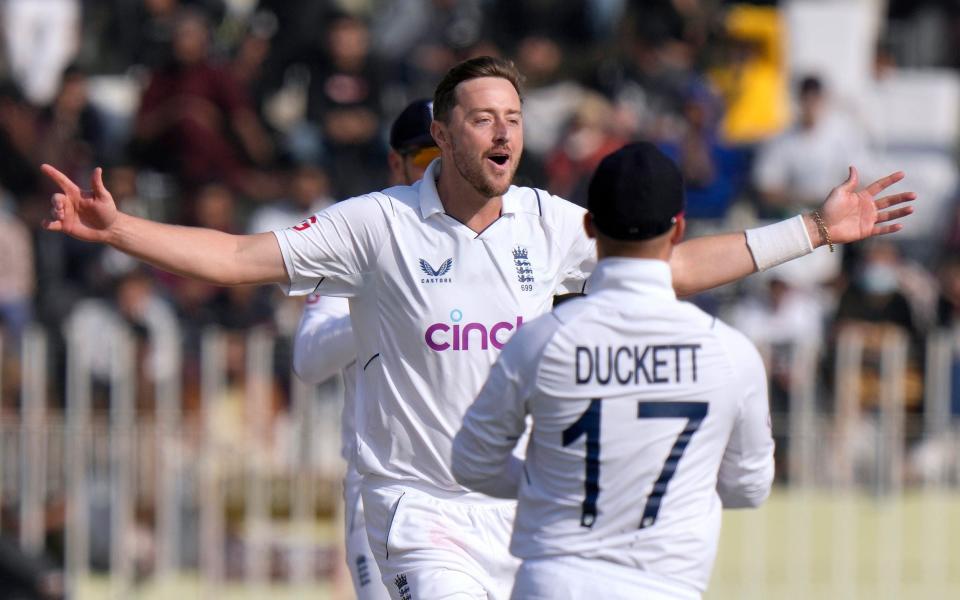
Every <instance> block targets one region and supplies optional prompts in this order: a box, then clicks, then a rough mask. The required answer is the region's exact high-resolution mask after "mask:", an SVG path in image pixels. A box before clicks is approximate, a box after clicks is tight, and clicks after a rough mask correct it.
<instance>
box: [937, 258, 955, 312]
mask: <svg viewBox="0 0 960 600" xmlns="http://www.w3.org/2000/svg"><path fill="white" fill-rule="evenodd" d="M937 327H941V328H948V329H957V328H960V256H957V255H952V256H949V257H947V259H946V260H945V261H944V263H943V266H941V267H940V297H939V299H938V300H937Z"/></svg>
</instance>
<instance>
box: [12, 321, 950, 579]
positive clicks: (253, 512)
mask: <svg viewBox="0 0 960 600" xmlns="http://www.w3.org/2000/svg"><path fill="white" fill-rule="evenodd" d="M105 336H106V332H105ZM864 339H865V338H864V333H863V332H862V331H859V330H856V329H849V330H845V331H844V332H842V333H841V335H840V337H839V340H838V343H837V346H836V354H835V364H834V366H835V369H834V371H835V381H834V383H833V385H832V386H831V389H830V390H827V389H826V387H827V386H826V385H825V383H824V382H823V381H822V378H821V376H820V370H819V368H818V365H819V364H820V363H821V356H820V352H821V351H822V349H820V348H815V347H802V348H795V349H794V351H793V352H792V358H791V361H792V367H791V370H792V372H793V376H792V378H791V383H790V386H789V390H788V406H789V412H788V413H787V415H786V421H785V424H784V425H783V426H782V428H783V431H782V433H783V434H784V436H785V437H786V439H787V446H786V448H783V450H784V451H786V452H787V453H788V461H789V462H788V464H789V467H788V470H789V481H788V483H787V490H788V492H789V493H788V494H787V496H786V504H785V507H784V510H785V511H786V513H785V514H786V515H787V518H786V519H785V524H784V527H785V529H784V531H786V535H787V537H788V538H789V540H790V542H789V544H790V553H791V559H790V561H789V566H788V567H787V569H786V572H785V573H784V577H785V579H786V581H787V582H788V583H789V584H790V586H792V587H791V588H790V589H792V590H794V591H798V590H799V591H800V592H809V593H810V594H812V595H813V596H814V597H816V593H817V588H815V587H812V586H813V583H811V582H812V581H813V580H812V576H811V573H813V572H814V571H815V564H816V563H817V561H818V560H819V558H818V556H817V553H818V552H819V550H818V546H817V544H816V540H815V539H814V538H815V536H816V535H817V534H816V532H815V530H814V529H813V528H812V527H811V525H810V524H811V522H812V520H814V519H815V518H818V517H816V516H815V515H814V511H815V508H813V507H814V503H812V502H811V501H810V499H811V498H812V497H813V495H814V494H820V493H823V492H824V491H826V492H828V493H832V494H834V495H835V496H834V498H835V502H834V504H833V510H832V512H831V513H830V516H829V517H828V518H829V519H830V520H831V521H830V524H829V530H830V535H831V548H832V551H833V552H835V557H836V558H835V560H833V561H831V563H830V569H829V573H828V575H829V577H830V578H831V581H832V584H831V585H832V586H833V587H831V588H830V589H831V590H833V592H834V593H837V594H841V595H837V596H831V597H845V598H854V597H857V594H858V591H859V590H858V583H857V579H856V578H855V577H851V576H850V574H851V573H852V572H854V571H856V570H857V569H858V568H861V567H858V565H861V564H862V559H863V556H861V554H862V553H863V552H864V549H863V544H862V543H861V542H860V541H859V540H861V539H862V538H863V537H864V536H865V535H867V534H868V533H869V535H871V536H875V549H874V550H872V551H873V552H875V553H876V557H875V558H876V561H877V564H882V565H884V568H883V569H880V570H878V572H877V576H878V577H879V578H880V579H879V580H880V582H881V583H882V585H883V586H885V589H889V590H894V591H895V590H898V589H900V586H901V583H900V582H901V579H902V577H903V576H904V573H903V572H902V571H901V570H902V568H903V567H902V565H903V564H904V560H905V557H904V555H903V553H904V552H905V550H904V544H905V536H906V535H907V533H910V534H911V535H912V532H913V531H920V532H921V535H922V536H923V539H924V544H925V545H927V546H928V548H927V551H928V552H931V553H933V554H934V555H936V554H939V555H941V556H945V557H949V556H950V555H951V553H956V552H957V547H956V544H955V543H954V542H953V541H952V539H951V536H952V535H954V534H955V533H956V532H957V526H958V525H960V524H957V523H954V524H953V525H952V527H953V529H952V530H951V525H950V523H951V521H950V517H949V515H946V514H945V513H944V514H941V513H938V512H937V511H938V510H941V509H942V508H943V506H945V505H944V504H942V503H941V504H936V503H934V504H932V505H931V507H930V510H924V511H923V512H922V520H921V522H919V523H911V524H909V525H907V527H909V529H910V530H911V531H910V532H905V530H904V527H905V524H904V523H903V520H902V519H894V520H893V521H890V522H886V523H885V524H884V526H883V527H881V528H880V529H878V530H877V531H876V532H865V531H864V530H863V526H862V525H858V524H857V523H858V521H857V518H858V516H859V515H858V511H859V508H858V506H859V505H858V504H856V503H855V501H854V500H853V499H852V498H853V497H854V494H853V493H851V492H852V491H853V490H859V492H860V493H865V494H867V495H868V496H869V497H872V498H875V499H876V500H877V502H883V501H884V499H892V501H894V502H898V501H899V500H898V499H899V498H901V497H903V496H904V493H905V489H906V488H907V487H909V488H910V489H913V488H917V487H921V488H924V489H927V490H934V491H943V490H945V489H947V488H950V489H953V490H955V489H956V488H957V485H958V482H960V458H958V457H960V442H958V435H957V425H956V423H957V421H956V416H952V415H951V409H950V405H949V402H950V399H949V393H950V390H951V386H952V385H955V383H954V382H951V380H950V378H951V368H952V367H951V364H952V361H954V360H956V358H955V357H957V356H960V332H938V333H937V334H935V335H932V336H930V337H929V339H928V340H927V342H926V354H927V359H926V370H925V372H924V374H923V378H924V390H925V398H924V404H923V406H924V408H923V412H922V413H920V414H919V415H914V416H908V414H907V413H906V412H905V408H904V407H905V396H904V389H905V385H904V380H905V373H906V365H907V340H906V339H905V338H904V337H903V335H902V334H900V333H897V332H890V333H887V334H885V335H884V336H883V338H882V346H881V347H882V350H881V352H880V356H881V358H880V361H879V377H880V381H881V385H880V387H879V389H880V390H881V391H882V392H881V394H880V398H878V399H877V400H878V401H877V403H876V408H875V409H874V410H871V411H866V410H864V409H863V408H862V407H861V389H860V381H861V377H860V371H861V369H862V366H863V357H864ZM0 343H2V341H0ZM277 343H278V342H277V340H276V339H274V338H273V337H272V335H271V334H270V333H269V332H268V331H266V330H262V329H255V330H252V331H250V332H248V333H246V334H245V339H244V342H243V345H244V347H245V362H244V363H243V365H242V367H243V368H242V370H243V372H244V378H245V381H244V384H243V386H242V388H241V396H242V398H241V399H240V400H238V401H236V402H235V403H236V404H238V405H239V406H240V407H241V412H242V414H243V425H242V427H243V433H242V435H243V436H244V442H248V443H249V444H250V446H251V447H252V448H260V449H263V448H269V449H270V450H269V452H266V451H265V452H258V451H249V452H248V451H243V452H238V451H237V449H236V448H234V447H228V446H224V445H223V443H222V441H221V440H220V437H219V436H218V433H217V431H218V430H219V429H220V428H222V423H220V422H219V419H221V418H222V415H223V414H224V413H223V410H222V408H223V405H222V403H223V402H226V401H228V400H227V399H228V398H229V397H230V394H231V393H233V394H234V395H236V392H237V387H238V386H237V385H236V383H235V382H234V383H230V382H228V370H229V367H228V354H229V352H230V349H229V344H228V341H227V336H226V335H225V334H224V333H223V332H221V331H219V330H215V329H211V330H208V331H206V332H205V334H204V335H203V338H202V342H201V344H200V346H201V347H200V357H201V361H200V406H199V410H198V411H197V415H196V418H195V419H191V418H188V415H187V413H186V412H185V410H184V408H183V389H182V379H181V377H180V374H181V373H182V369H181V368H176V369H173V370H172V373H173V375H172V376H170V375H168V376H165V377H161V378H160V379H158V380H156V381H155V382H153V383H152V385H153V389H152V396H153V398H154V407H155V408H154V410H153V411H152V412H151V413H150V414H144V413H143V411H141V412H139V413H138V410H137V407H136V398H137V397H138V393H142V392H144V390H143V389H139V390H138V386H143V385H145V384H144V382H143V381H142V380H140V379H138V377H137V375H136V373H137V361H136V360H135V357H136V356H137V344H136V343H135V341H134V339H133V337H132V335H131V334H130V333H129V332H127V331H124V330H120V331H119V332H118V333H117V334H116V335H113V336H111V337H110V339H107V338H106V337H105V338H104V339H101V340H96V344H91V341H90V340H87V339H76V338H72V337H69V336H68V338H67V340H66V345H67V351H66V382H65V387H66V402H65V410H64V411H63V412H62V413H61V412H60V411H58V410H54V409H52V408H51V407H50V405H51V394H50V390H51V389H53V388H54V386H52V385H51V380H50V375H51V373H52V365H51V364H50V362H51V361H50V360H49V359H48V347H49V344H48V339H47V336H46V335H45V333H44V332H43V331H42V330H40V329H38V328H30V329H28V330H27V332H26V335H25V336H24V338H23V339H22V342H21V366H22V372H21V380H22V381H21V383H22V395H21V398H20V410H19V415H18V417H17V418H10V417H7V420H6V421H3V422H0V501H2V502H3V505H4V506H5V507H6V508H8V509H10V508H12V507H15V511H14V514H16V515H17V516H18V519H19V522H20V527H19V543H20V544H21V546H22V547H23V548H24V549H26V550H28V551H31V552H39V551H41V550H42V549H43V546H44V534H45V530H44V528H45V517H44V515H45V510H46V508H47V506H49V504H50V503H51V502H53V501H56V500H64V501H65V505H66V526H65V555H66V556H65V561H64V568H65V572H66V575H67V582H68V589H70V590H71V591H73V592H75V591H76V589H77V584H78V582H80V581H82V580H83V578H84V577H85V576H86V575H87V574H88V573H90V571H91V570H92V569H93V565H92V560H93V557H92V556H91V548H95V546H96V545H95V544H94V545H93V546H92V542H93V539H94V538H96V537H98V536H99V537H101V538H102V537H103V533H104V532H103V531H100V530H99V529H98V528H99V527H101V526H102V523H99V522H95V521H94V520H92V518H91V515H92V514H93V512H92V508H91V507H96V506H97V505H98V504H99V505H101V506H102V505H103V503H104V502H105V503H106V504H107V505H108V508H109V526H108V528H109V532H110V534H109V540H108V543H109V551H108V553H107V557H108V565H107V569H106V573H107V574H108V576H109V579H110V595H111V596H112V597H116V598H124V597H130V596H131V593H132V590H133V589H135V588H134V586H135V583H134V582H135V581H136V580H137V578H138V576H139V575H140V573H139V572H138V569H143V568H144V565H142V564H139V563H138V560H140V559H139V558H138V557H139V556H140V555H139V554H138V550H137V541H136V537H135V536H134V532H135V531H136V530H137V528H138V527H139V528H141V529H142V528H143V527H144V526H145V525H144V523H143V522H142V521H140V522H138V518H137V511H138V510H141V509H142V508H143V507H144V506H147V507H150V508H151V511H152V512H151V516H152V521H151V522H150V523H149V529H150V530H151V532H152V536H153V552H152V559H151V562H150V564H148V565H146V566H147V568H148V571H149V578H152V579H153V580H162V579H164V578H169V577H173V576H176V575H179V574H182V573H184V572H192V573H194V574H198V575H199V577H200V579H201V580H202V581H203V585H204V590H203V597H213V596H215V595H216V591H217V590H218V589H219V588H221V586H223V585H224V583H225V582H226V581H228V580H229V581H241V582H244V583H245V584H246V585H249V586H251V587H258V586H265V585H267V584H269V583H270V582H271V581H276V578H277V576H276V564H277V560H276V555H277V553H278V552H279V553H280V554H282V555H284V556H285V557H286V561H285V562H284V563H283V564H284V565H285V567H286V569H285V570H284V572H283V579H285V580H286V581H288V582H289V583H291V584H300V585H311V584H312V583H313V582H316V581H317V580H318V578H320V577H323V576H324V574H325V573H326V574H329V573H330V572H331V571H333V570H334V569H335V568H336V565H334V564H333V563H332V562H331V561H334V562H337V564H339V562H338V561H340V560H341V559H340V556H339V555H338V554H337V553H336V551H334V550H332V549H330V551H323V549H322V548H321V550H320V551H318V548H320V546H319V545H318V541H317V536H316V535H314V532H315V531H316V529H317V523H318V519H317V516H316V515H317V507H318V505H324V506H336V504H337V502H338V501H339V493H340V492H339V489H340V488H339V478H340V476H341V470H342V466H341V462H340V458H339V410H340V406H339V404H340V398H341V393H342V386H341V385H340V383H339V382H336V383H332V384H330V385H326V386H323V387H321V388H317V387H314V386H306V385H304V384H302V383H300V382H299V380H297V379H296V378H295V377H291V378H290V389H289V396H290V408H289V415H290V417H289V420H288V426H287V427H286V429H280V430H278V429H277V428H276V427H274V428H273V429H271V428H270V425H269V423H271V413H272V412H273V408H272V406H271V403H272V402H273V401H274V391H273V390H274V389H275V385H276V384H277V382H276V381H275V379H276V377H275V363H274V356H275V350H276V347H277ZM104 348H110V352H112V354H111V361H110V372H109V381H107V382H99V383H98V384H97V385H99V386H100V387H101V388H104V383H105V384H106V386H105V388H106V389H108V390H109V394H108V403H107V405H108V406H109V410H108V411H107V412H106V413H104V411H103V410H101V411H99V412H98V411H96V410H94V407H93V406H92V402H93V400H94V397H95V394H94V381H93V379H94V378H93V376H92V373H91V360H90V357H91V356H92V353H94V352H103V351H104ZM0 349H2V346H0ZM761 351H762V352H763V351H764V349H761ZM0 356H2V352H0ZM170 358H171V360H173V361H174V364H176V365H182V362H183V361H182V357H181V356H174V357H170ZM2 372H3V370H2V369H0V373H2ZM0 383H2V382H0ZM825 394H826V396H825ZM829 396H832V398H833V400H834V401H833V402H824V400H823V398H824V397H829ZM825 406H832V407H833V409H832V410H825V409H824V407H825ZM218 415H220V416H218ZM865 423H869V424H871V427H872V431H873V432H874V435H872V436H867V437H866V438H865V437H864V435H863V429H864V424H865ZM278 431H279V432H278ZM908 432H910V433H909V435H908ZM271 438H273V442H272V444H264V443H262V442H263V441H264V440H269V439H271ZM865 439H866V440H867V446H866V447H865V446H864V443H865V442H864V440H865ZM917 439H923V440H925V441H937V442H938V443H941V445H942V446H943V447H945V448H946V449H947V455H948V456H949V457H950V459H949V460H944V461H942V463H938V464H935V465H934V466H933V467H932V468H930V469H928V470H927V472H926V475H925V477H924V478H923V481H922V482H918V481H917V480H916V478H915V477H914V478H913V480H912V481H909V482H908V481H906V480H905V475H904V474H905V473H906V472H907V469H906V468H905V467H906V465H907V464H908V462H909V461H908V456H907V454H906V453H907V451H908V449H911V448H913V447H915V444H913V443H912V442H915V441H916V440H917ZM865 459H866V461H865ZM864 461H865V462H864ZM864 481H867V482H869V483H868V485H864ZM278 484H279V485H278ZM278 498H281V499H283V498H286V499H287V501H286V502H281V503H282V504H284V505H285V507H286V510H285V512H284V514H283V515H281V516H277V515H276V514H275V513H276V510H275V505H276V504H277V501H278V500H277V499H278ZM235 506H242V516H241V517H239V518H238V517H236V515H234V516H233V518H232V520H231V521H230V522H231V523H233V527H234V528H237V527H238V525H237V523H240V525H239V528H240V529H241V530H242V533H241V534H240V535H242V538H243V543H242V544H241V546H240V547H242V556H239V557H238V556H236V553H235V552H232V551H231V550H230V546H229V544H228V539H229V538H230V537H231V536H233V537H236V536H237V535H238V534H237V533H236V531H228V513H230V511H231V510H233V508H231V507H235ZM938 507H939V508H938ZM234 512H235V511H234ZM770 528H771V523H770V522H769V520H764V519H751V518H748V519H746V520H744V522H743V529H742V531H741V532H740V533H741V534H742V535H743V536H744V543H743V545H742V554H741V555H740V556H739V557H735V558H736V560H737V564H738V565H739V566H738V568H739V569H740V570H741V573H742V574H743V579H742V581H741V583H740V584H739V587H738V588H737V589H738V590H740V591H739V592H738V593H740V594H741V596H740V597H756V598H761V597H777V596H773V595H771V592H770V589H772V588H770V587H768V586H769V585H772V584H771V582H770V581H768V580H767V579H768V573H769V570H770V569H769V568H770V563H771V561H773V560H774V559H773V558H771V557H772V556H774V555H775V554H776V553H777V552H778V551H779V550H778V548H777V547H776V546H778V545H779V542H777V541H774V542H771V541H770V539H771V537H770V535H771V530H770ZM951 531H952V532H954V533H951ZM281 532H282V533H281ZM278 540H279V541H278ZM334 541H336V540H334ZM324 543H326V544H327V545H328V546H332V544H331V543H330V542H329V540H328V541H327V542H324ZM721 552H722V553H723V549H722V550H721ZM194 554H195V556H193V555H194ZM725 560H729V559H728V558H725V557H724V556H723V555H722V554H721V557H720V563H721V564H722V563H723V562H724V561H725ZM238 565H239V566H238ZM101 568H102V566H101ZM950 568H951V567H950V563H949V562H948V558H944V559H943V560H942V561H941V560H931V561H926V562H924V564H923V569H924V577H927V578H929V579H930V580H931V581H936V580H938V578H940V579H943V580H944V581H946V580H947V578H948V577H950V576H951V575H950V573H949V572H948V571H950ZM861 570H862V569H861ZM804 597H806V596H804ZM890 597H897V596H895V595H894V596H890ZM708 598H711V596H710V595H709V594H708Z"/></svg>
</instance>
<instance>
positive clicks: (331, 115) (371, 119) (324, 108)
mask: <svg viewBox="0 0 960 600" xmlns="http://www.w3.org/2000/svg"><path fill="white" fill-rule="evenodd" d="M324 39H325V40H326V48H325V55H324V56H318V57H316V58H317V60H315V61H312V62H311V65H310V67H311V73H310V87H309V89H308V95H307V118H308V119H309V120H311V121H312V122H314V123H316V124H318V125H319V126H320V133H321V135H322V136H323V142H324V146H325V149H326V151H327V161H326V164H327V166H328V168H329V170H330V176H331V180H332V182H333V188H334V195H335V196H336V197H337V198H347V197H350V196H356V195H359V194H364V193H366V192H369V191H370V190H375V189H379V188H380V187H382V186H383V185H384V184H386V182H387V170H386V168H385V167H383V165H385V164H386V147H385V145H384V143H383V140H382V139H381V117H382V115H381V112H382V107H381V97H380V96H381V93H382V84H383V75H382V73H381V69H380V63H379V62H378V61H377V60H376V58H375V57H374V56H373V55H372V54H371V51H370V32H369V30H368V28H367V25H366V23H364V22H363V21H362V20H360V19H358V18H356V17H353V16H350V15H347V14H340V15H337V16H335V17H334V18H333V19H332V20H331V21H330V23H329V25H328V27H327V35H326V36H325V38H324Z"/></svg>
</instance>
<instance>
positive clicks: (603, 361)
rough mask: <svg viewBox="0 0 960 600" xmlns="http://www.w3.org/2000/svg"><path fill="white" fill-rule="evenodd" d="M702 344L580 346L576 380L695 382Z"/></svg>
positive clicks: (577, 354) (582, 381)
mask: <svg viewBox="0 0 960 600" xmlns="http://www.w3.org/2000/svg"><path fill="white" fill-rule="evenodd" d="M698 350H700V344H655V345H652V346H620V347H618V348H614V347H613V346H607V347H605V348H601V347H599V346H593V347H592V348H588V347H587V346H577V348H576V350H575V352H576V357H575V363H576V382H577V385H584V384H587V383H591V382H596V383H599V384H601V385H607V384H609V383H610V382H611V381H616V382H617V383H619V384H620V385H626V384H633V385H636V384H638V383H641V382H643V383H646V384H661V383H684V382H688V383H696V381H697V351H698Z"/></svg>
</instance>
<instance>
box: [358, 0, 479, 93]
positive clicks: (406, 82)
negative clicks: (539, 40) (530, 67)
mask: <svg viewBox="0 0 960 600" xmlns="http://www.w3.org/2000/svg"><path fill="white" fill-rule="evenodd" d="M485 8H486V7H485V6H484V2H483V1H482V0H394V1H392V2H388V3H385V5H384V7H383V10H378V11H376V12H374V14H373V18H372V31H373V44H374V52H375V53H376V54H377V56H379V57H380V58H381V59H382V60H383V61H385V62H387V63H390V64H392V65H394V66H393V67H392V68H391V69H390V73H391V80H393V81H394V82H395V83H398V84H400V85H402V86H403V95H404V96H405V97H407V98H414V97H418V96H431V95H432V94H433V89H434V87H436V85H437V81H439V80H440V79H441V78H442V77H443V74H444V73H446V71H447V69H449V68H450V67H452V66H453V65H454V64H456V62H457V60H458V59H459V58H464V57H463V56H458V54H460V53H462V52H463V51H464V50H466V49H468V48H471V47H474V46H476V45H477V44H479V43H482V33H483V31H482V30H483V25H484V14H485ZM482 53H484V54H494V53H492V52H490V51H489V50H488V51H485V52H482ZM396 108H397V110H399V109H400V107H396Z"/></svg>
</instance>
